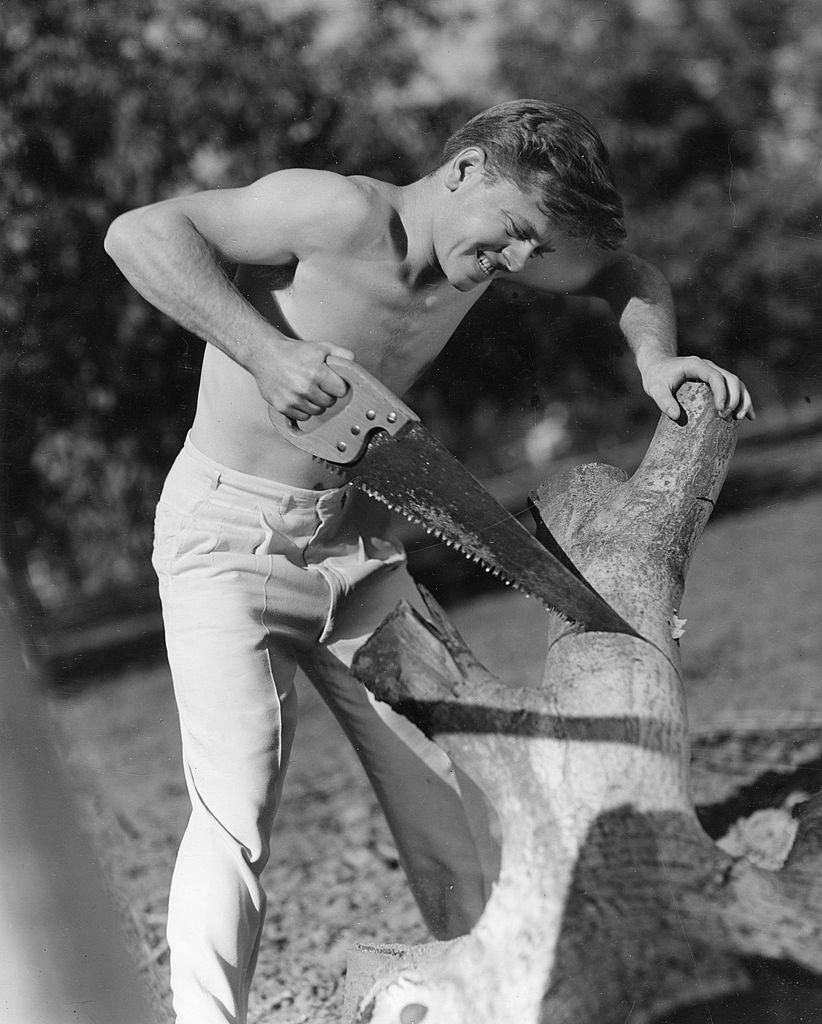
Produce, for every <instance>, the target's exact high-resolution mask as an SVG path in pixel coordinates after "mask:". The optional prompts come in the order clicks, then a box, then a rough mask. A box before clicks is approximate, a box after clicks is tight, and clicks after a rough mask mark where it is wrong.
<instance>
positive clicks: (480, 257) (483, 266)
mask: <svg viewBox="0 0 822 1024" xmlns="http://www.w3.org/2000/svg"><path fill="white" fill-rule="evenodd" d="M477 263H479V265H480V270H481V271H482V272H483V274H486V275H487V276H488V277H490V276H491V275H492V274H493V273H494V268H493V266H492V265H491V261H490V260H489V259H488V257H487V256H486V255H485V254H484V253H481V252H480V253H477Z"/></svg>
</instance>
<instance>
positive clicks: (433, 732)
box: [347, 384, 822, 1024]
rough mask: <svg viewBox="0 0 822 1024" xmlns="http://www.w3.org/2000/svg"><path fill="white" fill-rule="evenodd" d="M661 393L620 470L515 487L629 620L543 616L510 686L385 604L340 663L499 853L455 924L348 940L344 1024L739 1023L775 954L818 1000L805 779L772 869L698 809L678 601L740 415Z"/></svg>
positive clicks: (814, 886) (816, 818) (440, 624)
mask: <svg viewBox="0 0 822 1024" xmlns="http://www.w3.org/2000/svg"><path fill="white" fill-rule="evenodd" d="M678 397H679V399H680V402H681V404H682V406H683V408H684V410H685V414H684V416H683V417H682V419H681V421H680V422H679V423H678V424H674V423H672V422H670V421H669V420H668V419H667V418H665V417H663V418H662V420H661V422H660V425H659V427H658V429H657V431H656V434H655V436H654V438H653V440H652V442H651V445H650V447H649V450H648V453H647V455H646V457H645V459H644V460H643V462H642V464H641V465H640V466H639V468H638V469H637V471H636V472H635V473H634V474H633V476H632V477H630V478H628V477H627V475H626V474H624V473H622V472H621V471H618V470H615V469H613V468H612V467H609V466H600V465H589V466H582V467H579V468H577V469H575V470H573V471H571V472H570V473H567V474H564V475H562V476H560V477H559V478H557V479H555V480H552V481H551V482H550V483H549V484H546V485H543V486H542V487H540V488H539V489H538V490H537V491H536V492H535V494H534V495H533V496H532V507H533V512H534V515H535V518H536V520H537V529H538V532H539V531H540V530H542V529H545V527H546V526H547V527H548V528H549V529H550V531H551V533H552V534H553V535H554V537H555V538H556V539H557V540H558V541H559V542H560V543H561V544H562V546H563V547H564V549H565V550H566V551H567V553H568V554H569V555H570V556H571V558H572V559H573V560H574V562H575V563H576V564H577V565H578V567H579V568H580V569H581V570H582V572H583V573H584V574H585V575H586V577H587V578H588V580H589V581H590V582H591V583H592V584H593V586H594V587H596V588H597V590H598V591H599V592H600V593H601V594H602V595H603V596H604V597H605V598H606V600H608V601H609V602H610V603H611V604H612V605H613V606H614V607H615V608H616V610H617V611H618V612H619V613H620V614H621V615H622V616H623V617H624V618H625V619H627V621H628V622H630V623H631V624H632V625H634V626H635V628H636V629H637V631H638V632H639V633H640V635H641V639H636V638H633V637H627V636H623V635H616V634H605V633H596V632H579V631H578V630H575V629H574V628H572V627H569V625H568V624H567V623H565V622H563V621H561V620H560V619H559V618H558V617H556V616H548V618H547V623H546V639H547V656H546V665H545V674H544V678H543V680H542V683H541V685H540V686H539V688H536V689H535V688H526V687H522V688H515V687H508V686H503V685H502V684H500V683H499V682H497V681H496V680H495V679H494V678H493V677H492V676H491V675H490V674H489V673H488V672H487V671H486V670H485V669H484V668H483V667H482V666H481V665H480V664H479V663H478V662H477V661H476V659H475V658H474V657H473V655H472V654H471V652H470V651H469V650H468V648H467V647H466V646H465V644H464V642H463V641H462V640H461V638H460V637H459V636H458V635H457V634H456V632H455V631H454V630H453V628H452V627H451V626H450V625H449V624H448V623H447V621H446V619H445V617H444V616H443V615H442V613H441V612H440V611H439V609H437V608H436V606H435V605H434V604H433V602H432V603H431V604H430V610H431V617H432V621H431V622H427V621H425V620H424V619H423V618H421V617H420V616H419V615H418V614H416V613H415V612H414V611H412V610H411V609H410V608H409V607H407V606H400V608H398V609H397V610H396V611H395V613H394V614H393V615H391V616H390V617H389V618H388V619H387V620H386V621H385V622H384V623H383V625H382V626H381V627H380V629H379V630H378V632H377V633H376V634H375V635H374V637H373V638H372V639H371V640H370V641H369V642H368V644H366V645H365V646H364V647H363V648H362V649H361V651H360V652H359V654H358V657H357V659H356V662H355V666H354V671H355V674H356V675H357V676H358V678H359V679H361V680H362V681H363V682H364V683H365V684H366V685H367V686H368V687H369V688H370V689H371V690H372V691H373V693H374V694H375V695H376V696H377V697H378V698H379V699H380V700H384V701H387V702H388V703H389V704H391V705H392V706H393V707H394V708H395V709H396V710H397V711H399V712H401V713H402V714H404V715H406V716H407V717H408V718H409V719H410V720H411V721H413V722H414V723H415V724H416V725H417V726H418V727H419V728H420V729H422V731H423V732H424V733H425V734H426V735H428V736H430V737H431V738H433V739H434V740H435V741H436V742H437V743H439V744H440V745H441V746H442V747H443V748H444V749H445V750H446V751H447V752H448V754H449V755H450V756H451V757H452V758H453V759H454V760H455V761H456V762H458V763H459V764H460V765H461V766H462V768H464V769H465V770H466V771H467V772H468V773H469V774H471V775H472V776H473V777H474V779H475V780H476V781H477V782H478V783H479V785H480V786H481V787H482V788H483V790H484V791H485V793H486V795H487V796H488V797H489V799H490V800H491V802H492V803H493V805H494V807H495V808H496V811H497V814H498V815H499V819H500V823H501V832H502V861H501V869H500V875H499V879H498V880H497V882H496V883H495V885H494V887H493V890H492V893H491V896H490V899H489V901H488V903H487V905H486V907H485V910H484V912H483V914H482V916H481V918H480V920H479V921H478V923H477V924H476V926H475V927H474V929H473V930H472V931H471V932H470V934H468V935H465V936H462V937H460V938H458V939H455V940H452V941H451V942H448V943H432V944H431V945H430V946H422V947H415V948H411V949H402V948H392V949H390V950H386V952H385V955H384V956H381V955H380V951H379V950H365V951H363V952H362V953H361V954H360V960H359V964H360V968H359V978H358V981H357V982H354V981H353V980H352V991H351V993H350V995H349V999H348V1003H347V1006H348V1008H349V1013H350V1015H351V1016H353V1007H354V1006H355V1005H356V1004H358V1010H357V1011H356V1021H357V1024H420V1022H422V1021H423V1020H424V1022H425V1024H538V1022H539V1024H549V1022H550V1024H571V1022H573V1024H610V1022H614V1024H625V1022H626V1021H630V1022H631V1024H645V1022H651V1021H658V1020H660V1019H661V1018H663V1017H665V1016H666V1015H670V1014H672V1013H674V1012H675V1011H677V1010H678V1009H679V1008H687V1007H692V1006H701V1007H702V1013H703V1016H701V1017H694V1018H693V1019H694V1020H697V1019H698V1020H700V1021H702V1020H708V1019H711V1016H713V1020H714V1024H718V1021H719V1020H721V1019H726V1020H728V1021H731V1020H737V1019H738V1020H740V1021H741V1020H745V1021H746V1022H749V1021H754V1020H756V1019H757V1018H756V1017H755V1015H754V1016H752V1015H751V1014H752V1009H751V1006H750V1000H749V1001H748V1002H747V1003H745V998H746V997H744V996H742V997H741V998H742V1000H743V1002H742V1003H739V1002H738V1000H737V1003H736V1004H734V1005H736V1009H734V1005H732V1002H728V999H727V997H728V996H729V995H733V994H738V993H744V992H745V990H746V989H750V987H751V986H752V985H753V984H754V982H755V979H756V978H757V977H758V976H759V977H762V976H767V977H768V979H769V984H771V986H772V987H773V986H774V985H776V983H775V982H774V981H773V979H774V977H775V976H776V975H779V976H780V977H784V976H785V972H786V971H788V972H792V973H791V979H792V981H791V984H799V985H804V987H805V990H806V995H807V992H812V993H817V994H816V995H814V996H813V998H816V999H818V1000H819V1001H818V1003H817V1004H816V1005H817V1006H818V1008H819V1009H822V999H819V996H818V990H817V988H816V987H815V985H814V983H813V982H812V981H811V980H810V979H812V978H814V977H815V976H816V975H819V974H822V942H820V938H822V886H820V882H819V881H818V876H819V871H818V870H815V869H816V868H817V866H818V865H819V863H820V860H822V839H820V836H822V828H820V824H819V822H820V818H822V811H820V803H819V799H820V798H816V799H815V800H812V801H810V802H809V803H808V804H807V806H806V813H804V814H803V815H802V816H801V820H800V824H799V829H798V832H797V839H796V842H795V845H794V849H793V851H792V852H791V854H790V856H789V857H788V860H787V863H786V865H785V866H784V868H783V869H782V870H780V871H773V870H765V869H763V868H762V867H758V866H756V865H755V864H754V863H752V862H751V861H750V860H749V859H747V858H745V857H735V856H732V855H731V854H730V853H728V852H726V851H725V850H723V849H721V848H720V847H719V846H717V845H716V843H715V842H714V840H713V839H711V838H710V837H709V836H708V834H707V833H706V832H705V831H704V829H703V827H702V826H701V824H700V822H699V819H698V817H697V815H696V812H695V808H694V800H693V796H692V791H691V777H690V752H689V737H688V726H687V717H686V709H685V701H684V695H683V688H682V678H681V664H680V650H679V638H680V636H681V633H682V628H683V625H684V624H683V623H682V622H681V620H680V619H679V618H678V615H677V610H678V608H679V603H680V600H681V597H682V592H683V588H684V579H685V575H686V572H687V569H688V565H689V563H690V559H691V556H692V553H693V551H694V548H695V546H696V544H697V542H698V539H699V536H700V534H701V532H702V529H703V527H704V525H705V523H706V522H707V520H708V518H709V516H710V513H711V510H712V509H713V506H714V503H715V501H716V498H717V495H718V494H719V491H720V489H721V486H722V483H723V481H724V478H725V473H726V471H727V468H728V464H729V462H730V459H731V457H732V454H733V449H734V446H735V443H736V435H737V431H738V424H737V423H734V422H733V421H726V420H723V419H722V418H720V417H719V416H718V415H717V414H716V413H715V411H714V408H713V403H712V399H711V395H710V392H709V390H708V388H707V387H705V386H704V385H694V384H687V385H685V386H684V387H683V388H682V389H680V392H679V396H678ZM543 524H544V525H543ZM363 958H365V959H363ZM364 964H365V966H363V965H364ZM763 965H766V966H767V969H765V967H764V966H763ZM763 971H764V975H763ZM774 972H776V973H774ZM366 982H369V983H371V987H370V988H369V989H368V990H367V991H366V990H365V989H366ZM358 986H359V988H358ZM777 987H778V986H777ZM723 1000H724V1002H723ZM717 1001H719V1002H717ZM760 1002H761V1001H760ZM743 1004H744V1006H743ZM720 1005H722V1006H724V1010H723V1013H724V1014H725V1016H724V1018H723V1017H721V1016H717V1012H718V1011H717V1009H716V1008H717V1007H719V1006H720ZM761 1005H764V1004H761ZM706 1006H707V1007H708V1016H707V1017H706V1016H705V1009H704V1008H705V1007H706ZM711 1007H714V1012H713V1015H711V1010H710V1008H711ZM688 1012H690V1011H688V1010H687V1009H686V1010H682V1011H681V1013H680V1016H679V1017H677V1018H670V1019H671V1020H673V1019H677V1020H680V1019H681V1020H682V1021H683V1022H684V1021H686V1020H690V1019H692V1018H690V1017H688V1016H687V1014H688ZM767 1012H768V1014H769V1016H768V1017H767V1018H762V1019H763V1020H764V1019H768V1020H769V1022H773V1021H774V1020H776V1019H778V1017H775V1016H774V1015H773V1013H774V1011H773V1008H772V1007H771V1008H770V1009H768V1011H767ZM682 1013H684V1014H685V1015H684V1016H682ZM735 1014H736V1016H735ZM739 1014H744V1015H743V1016H739ZM785 1019H786V1020H788V1019H797V1018H796V1017H793V1018H791V1017H790V1016H788V1017H786V1018H785Z"/></svg>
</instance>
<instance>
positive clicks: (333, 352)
mask: <svg viewBox="0 0 822 1024" xmlns="http://www.w3.org/2000/svg"><path fill="white" fill-rule="evenodd" d="M325 348H326V353H325V354H326V356H336V357H337V359H350V360H351V362H352V363H353V362H356V359H355V356H354V353H353V352H352V351H351V349H350V348H341V347H340V346H339V345H326V346H325Z"/></svg>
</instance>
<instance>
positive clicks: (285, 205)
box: [149, 170, 365, 264]
mask: <svg viewBox="0 0 822 1024" xmlns="http://www.w3.org/2000/svg"><path fill="white" fill-rule="evenodd" d="M364 202H365V201H364V199H363V197H362V195H361V193H360V192H359V190H358V189H357V187H356V186H355V185H354V184H353V183H351V182H350V181H348V180H347V179H346V178H343V177H341V176H340V175H337V174H333V173H330V172H325V171H305V170H286V171H276V172H274V173H273V174H269V175H267V176H266V177H264V178H260V179H259V180H258V181H255V182H253V183H252V184H251V185H247V186H245V187H244V188H232V189H215V190H213V191H207V192H198V193H196V194H194V195H191V196H181V197H179V198H175V199H170V200H166V201H165V202H163V203H158V204H157V206H156V207H155V208H154V209H156V211H157V212H158V213H174V214H176V215H178V216H179V215H182V216H183V217H185V219H186V220H188V221H189V222H190V223H191V225H192V226H193V227H194V228H195V229H196V231H197V232H198V233H199V234H200V235H202V237H203V238H204V239H205V240H206V242H208V243H209V245H211V246H213V248H214V249H216V250H217V252H218V253H219V254H220V255H221V256H222V257H224V258H225V259H226V260H228V261H230V262H232V263H247V264H282V263H287V262H290V261H291V260H293V259H295V258H297V259H299V258H302V257H303V255H304V254H305V253H306V252H308V251H310V250H311V249H312V248H314V247H315V246H317V245H318V244H322V240H323V238H328V237H329V236H331V237H335V238H337V239H339V237H340V235H341V234H345V233H346V232H347V231H349V230H351V228H352V226H353V225H355V224H356V223H358V222H359V221H361V219H362V216H363V213H364V209H363V207H364ZM149 209H151V208H149Z"/></svg>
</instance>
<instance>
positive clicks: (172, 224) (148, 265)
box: [105, 206, 286, 372]
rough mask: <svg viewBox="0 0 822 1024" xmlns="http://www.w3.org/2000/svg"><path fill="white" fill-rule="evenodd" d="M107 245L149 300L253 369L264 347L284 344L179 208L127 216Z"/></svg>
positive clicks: (117, 222)
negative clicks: (228, 275)
mask: <svg viewBox="0 0 822 1024" xmlns="http://www.w3.org/2000/svg"><path fill="white" fill-rule="evenodd" d="M105 248H106V252H107V253H108V254H109V255H110V256H111V258H112V259H113V260H114V262H115V263H116V264H117V266H118V267H119V268H120V270H121V271H122V273H123V275H124V276H125V277H126V278H127V280H128V281H129V282H130V284H131V285H132V286H133V287H134V288H135V289H136V290H137V291H138V292H139V293H140V294H141V295H142V296H143V297H144V298H145V299H146V300H147V301H148V302H150V303H151V304H152V305H153V306H155V307H156V308H157V309H159V310H160V311H161V312H163V313H165V314H167V315H168V316H170V317H171V318H172V319H173V320H175V321H176V322H177V323H178V324H180V326H182V327H184V328H185V329H186V330H188V331H191V332H192V333H193V334H196V335H198V337H200V338H202V339H203V340H204V341H206V342H209V343H210V344H213V345H215V346H216V347H217V348H219V349H220V350H221V351H222V352H225V353H226V355H228V356H230V357H231V358H232V359H234V360H235V361H236V362H238V363H239V364H240V365H241V366H244V367H245V368H246V369H248V370H250V371H251V372H254V369H255V366H256V365H258V364H259V361H260V357H261V353H262V352H263V351H264V350H265V349H268V351H269V352H270V349H271V345H272V343H274V344H276V342H277V341H278V339H282V341H283V342H285V340H286V339H285V337H284V336H282V335H280V333H279V332H278V331H276V330H275V329H274V328H273V327H272V326H271V324H269V323H268V321H266V320H265V319H264V318H263V317H262V316H261V315H260V314H259V313H258V312H257V310H256V309H254V307H253V306H252V305H251V304H250V303H249V302H248V301H247V300H246V299H245V298H244V296H243V295H242V294H241V293H240V292H239V291H238V290H237V289H236V288H235V286H234V285H233V283H232V282H231V281H230V280H229V279H228V277H227V276H226V275H225V273H224V272H223V270H222V268H221V266H220V265H219V263H218V261H217V259H216V258H215V255H214V253H213V251H212V249H211V247H210V246H209V245H208V243H207V242H206V241H205V239H204V238H203V237H202V236H201V235H200V234H199V232H198V231H197V230H196V228H195V227H194V225H193V224H192V223H191V221H190V220H189V219H188V218H187V217H186V216H185V215H184V214H182V213H181V212H180V211H167V210H163V208H162V207H161V206H158V207H148V208H143V209H140V210H135V211H132V212H130V213H126V214H123V215H122V216H121V217H118V218H117V220H115V221H114V223H113V224H112V225H111V227H110V228H109V231H108V234H107V235H106V241H105Z"/></svg>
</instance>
